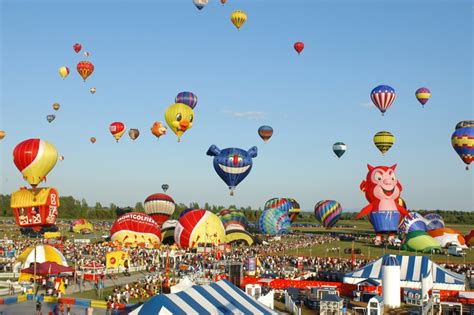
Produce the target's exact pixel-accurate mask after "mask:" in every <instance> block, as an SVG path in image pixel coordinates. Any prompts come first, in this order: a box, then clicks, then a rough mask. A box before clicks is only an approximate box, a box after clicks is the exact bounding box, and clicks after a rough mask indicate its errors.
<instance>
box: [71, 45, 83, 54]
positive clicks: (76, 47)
mask: <svg viewBox="0 0 474 315" xmlns="http://www.w3.org/2000/svg"><path fill="white" fill-rule="evenodd" d="M72 49H74V51H75V52H76V54H78V53H79V52H80V51H81V49H82V45H81V44H79V43H75V44H74V45H72Z"/></svg>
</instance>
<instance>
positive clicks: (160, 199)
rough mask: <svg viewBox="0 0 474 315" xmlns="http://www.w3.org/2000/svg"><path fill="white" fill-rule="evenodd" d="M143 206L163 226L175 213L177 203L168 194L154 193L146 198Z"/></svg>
mask: <svg viewBox="0 0 474 315" xmlns="http://www.w3.org/2000/svg"><path fill="white" fill-rule="evenodd" d="M143 207H144V208H145V213H146V214H148V215H149V216H151V217H152V218H153V220H155V221H156V223H158V225H159V226H161V225H162V224H163V222H165V221H166V220H168V219H169V217H170V216H171V215H172V214H173V212H174V209H175V208H176V205H175V203H174V200H173V198H171V197H170V196H168V195H166V194H153V195H150V196H148V197H147V198H146V199H145V202H144V203H143Z"/></svg>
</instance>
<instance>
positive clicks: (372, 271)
mask: <svg viewBox="0 0 474 315" xmlns="http://www.w3.org/2000/svg"><path fill="white" fill-rule="evenodd" d="M383 258H384V257H380V258H379V259H377V260H376V261H374V262H372V263H370V264H367V265H366V266H364V267H363V268H360V269H358V270H355V271H353V272H350V273H347V274H345V276H344V283H352V284H356V283H358V282H360V281H363V280H367V279H374V280H377V281H380V282H381V281H382V262H383ZM396 258H397V260H398V262H399V264H400V286H401V287H402V288H415V289H420V288H421V279H422V278H423V276H425V275H427V274H428V271H429V270H432V273H431V274H432V277H433V284H434V287H433V289H439V290H460V291H462V290H465V277H464V276H463V275H460V274H457V273H455V272H452V271H449V270H447V269H444V268H442V267H441V266H439V265H438V264H436V263H434V262H432V261H431V260H430V259H429V257H427V256H401V255H397V256H396ZM382 285H383V283H382Z"/></svg>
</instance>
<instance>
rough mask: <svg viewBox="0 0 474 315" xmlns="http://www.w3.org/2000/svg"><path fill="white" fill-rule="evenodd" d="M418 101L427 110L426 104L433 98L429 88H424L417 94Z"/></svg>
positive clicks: (417, 91)
mask: <svg viewBox="0 0 474 315" xmlns="http://www.w3.org/2000/svg"><path fill="white" fill-rule="evenodd" d="M415 96H416V99H417V100H418V102H420V104H421V106H423V108H425V104H426V102H428V101H429V100H430V98H431V91H430V90H429V89H428V88H425V87H422V88H419V89H418V90H416V92H415Z"/></svg>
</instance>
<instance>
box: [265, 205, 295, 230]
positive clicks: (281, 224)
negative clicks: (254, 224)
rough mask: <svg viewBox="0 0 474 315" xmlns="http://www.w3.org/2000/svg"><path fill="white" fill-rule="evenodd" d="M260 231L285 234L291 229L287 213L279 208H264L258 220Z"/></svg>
mask: <svg viewBox="0 0 474 315" xmlns="http://www.w3.org/2000/svg"><path fill="white" fill-rule="evenodd" d="M258 226H259V229H260V232H262V233H263V234H268V235H277V234H286V233H289V232H290V231H291V221H290V217H289V216H288V213H287V212H286V211H284V210H282V209H279V208H269V209H265V210H264V211H263V212H262V215H261V216H260V219H259V221H258Z"/></svg>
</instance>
